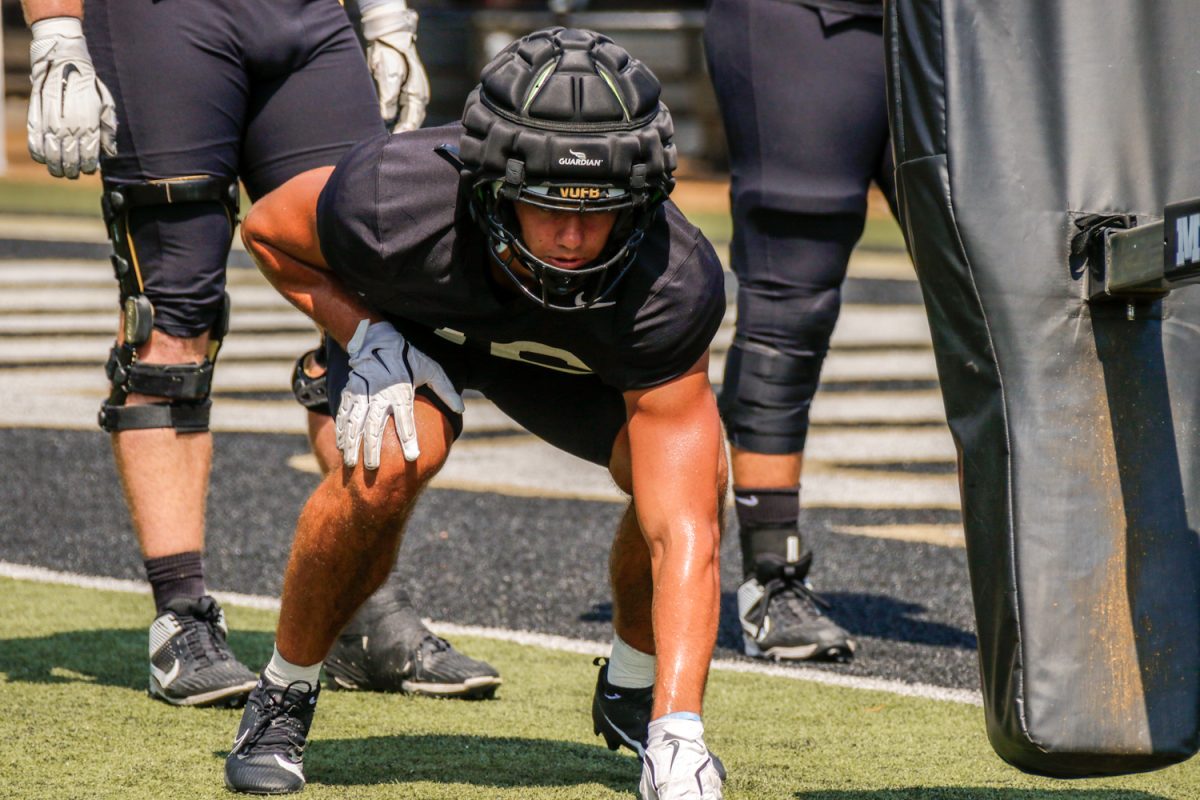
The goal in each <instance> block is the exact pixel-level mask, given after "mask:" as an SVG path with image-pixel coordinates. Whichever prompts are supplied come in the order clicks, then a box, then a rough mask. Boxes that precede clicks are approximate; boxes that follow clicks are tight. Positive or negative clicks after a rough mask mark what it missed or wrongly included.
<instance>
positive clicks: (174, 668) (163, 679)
mask: <svg viewBox="0 0 1200 800" xmlns="http://www.w3.org/2000/svg"><path fill="white" fill-rule="evenodd" d="M150 674H151V675H153V676H154V680H156V681H158V685H159V686H161V687H162V688H164V689H165V688H167V687H168V686H170V685H171V683H172V682H173V681H174V680H175V679H176V678H178V677H179V659H175V663H174V664H172V665H171V669H170V670H169V671H167V672H163V671H162V670H161V669H159V668H158V667H156V666H154V665H153V664H151V665H150Z"/></svg>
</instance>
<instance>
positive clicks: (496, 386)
mask: <svg viewBox="0 0 1200 800" xmlns="http://www.w3.org/2000/svg"><path fill="white" fill-rule="evenodd" d="M393 324H394V325H395V326H396V328H397V329H398V330H399V331H400V332H401V333H402V334H403V335H404V337H405V338H406V339H408V341H409V342H410V343H411V344H412V345H413V346H414V347H416V348H417V349H418V350H420V351H421V352H423V353H424V354H425V355H427V356H429V357H430V358H432V359H433V360H434V361H436V362H438V364H440V365H441V367H442V369H443V370H445V371H446V374H447V376H449V378H450V380H451V382H453V383H454V388H455V389H457V390H458V391H459V392H462V391H464V390H466V389H474V390H476V391H478V392H480V393H481V394H483V396H484V397H486V398H488V399H489V400H491V401H492V402H493V403H495V404H496V407H497V408H499V409H500V410H501V411H503V412H504V413H505V414H507V415H508V416H509V417H511V418H512V419H513V420H515V421H516V422H517V423H518V424H519V425H520V426H521V427H523V428H524V429H525V430H527V431H529V432H530V433H532V434H533V435H534V436H537V437H538V438H539V439H542V440H543V441H545V442H547V443H549V444H552V445H554V446H555V447H557V448H558V449H560V450H564V451H566V452H568V453H570V454H572V455H574V456H578V457H579V458H582V459H585V460H587V461H590V462H592V463H593V464H598V465H600V466H602V467H605V468H607V467H608V464H609V461H610V460H611V457H612V449H613V443H614V442H615V441H616V438H617V434H618V433H620V431H621V428H622V426H623V425H624V424H625V399H624V397H623V396H622V394H621V392H620V391H618V390H617V389H615V388H613V387H611V386H607V385H605V384H603V383H601V382H600V379H599V378H597V377H596V376H595V375H578V374H570V373H566V372H559V371H557V370H553V369H547V368H545V367H537V366H533V365H531V364H527V363H524V362H521V361H514V360H511V359H507V358H500V357H498V356H494V355H492V354H491V353H490V352H488V351H487V350H485V349H483V348H481V347H478V346H475V345H472V344H455V343H453V342H451V341H449V340H448V339H444V338H442V337H441V336H438V335H437V334H436V333H434V332H433V331H432V330H430V329H429V328H426V327H423V326H418V325H412V324H406V323H401V322H396V321H395V320H393ZM325 341H326V356H327V357H328V361H329V366H328V389H329V405H330V408H331V409H333V410H334V413H335V414H336V412H337V408H338V406H339V404H340V403H341V398H342V391H343V390H344V389H345V388H346V382H347V380H349V377H350V364H349V357H348V356H347V355H346V351H345V350H343V349H342V348H341V347H340V346H339V345H338V344H337V342H335V341H333V340H332V339H330V338H329V337H325ZM417 394H419V395H421V396H422V397H424V398H426V399H427V400H430V401H431V402H432V403H433V404H434V405H435V406H437V408H438V409H439V410H440V411H441V412H442V413H443V414H445V415H446V417H447V418H448V419H449V420H450V423H451V425H452V426H453V428H454V438H455V439H457V438H458V437H459V435H460V434H461V433H462V426H463V423H462V417H461V416H459V415H458V414H455V413H454V412H452V411H451V410H450V409H449V408H447V407H446V406H445V404H443V403H442V402H441V400H439V399H437V396H436V395H434V393H433V392H432V391H430V390H429V389H428V388H427V387H422V388H420V389H418V390H417Z"/></svg>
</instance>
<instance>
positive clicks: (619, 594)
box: [609, 429, 727, 718]
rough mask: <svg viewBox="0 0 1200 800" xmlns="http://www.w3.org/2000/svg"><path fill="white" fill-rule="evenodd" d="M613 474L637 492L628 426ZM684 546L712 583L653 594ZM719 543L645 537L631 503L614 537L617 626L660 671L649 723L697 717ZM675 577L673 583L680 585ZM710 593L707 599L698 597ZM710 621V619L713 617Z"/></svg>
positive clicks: (716, 589)
mask: <svg viewBox="0 0 1200 800" xmlns="http://www.w3.org/2000/svg"><path fill="white" fill-rule="evenodd" d="M609 473H610V474H611V475H612V477H613V480H614V481H615V482H616V484H617V486H618V487H619V488H620V489H621V490H622V491H624V492H626V493H627V494H630V493H632V486H633V480H632V469H631V464H630V458H629V437H628V434H627V432H626V430H625V429H622V430H621V433H620V434H619V435H618V436H617V440H616V442H615V443H614V444H613V454H612V459H611V460H610V462H609ZM726 473H727V465H726V461H725V454H724V451H723V450H722V452H721V455H720V468H719V477H720V481H721V485H720V487H719V489H718V495H717V496H718V497H719V498H721V502H722V503H723V501H724V497H725V491H726V488H727V487H726V485H725V484H726V480H727V478H726ZM680 544H682V545H683V546H684V547H685V548H686V549H687V551H688V554H689V561H693V562H696V561H698V562H701V563H704V564H711V565H712V571H711V575H708V576H707V577H709V578H711V580H704V579H702V580H700V581H688V583H690V584H693V586H692V588H693V591H689V593H688V597H687V598H680V597H674V596H673V595H674V594H675V593H674V592H670V591H658V592H655V588H654V587H655V584H656V583H660V582H664V583H665V581H663V579H662V578H661V577H660V579H659V580H655V577H656V576H665V575H666V574H667V573H668V572H669V571H670V569H671V568H670V566H669V565H668V564H667V563H666V562H667V560H668V558H669V556H668V550H672V551H675V552H678V551H679V547H678V545H680ZM719 549H720V542H719V541H717V540H715V539H703V540H702V539H700V538H697V539H695V540H691V541H688V542H685V543H676V542H672V543H670V544H668V543H666V542H661V541H652V540H650V539H648V537H647V536H646V533H645V532H644V531H643V530H642V528H641V526H640V525H639V524H638V519H637V507H636V506H635V505H634V503H632V502H631V503H630V504H629V508H628V509H626V512H625V514H624V516H623V517H622V518H621V523H620V525H619V526H618V528H617V535H616V538H615V539H614V540H613V547H612V553H611V558H610V564H609V568H610V577H611V580H612V591H613V628H614V630H615V631H616V632H617V634H618V635H619V636H620V637H621V638H622V639H623V640H625V642H627V643H628V644H629V645H631V646H632V647H635V648H637V649H638V650H641V651H642V652H645V653H656V654H657V655H658V659H659V660H658V674H657V676H656V679H655V684H654V687H655V688H654V708H653V711H652V712H651V716H652V718H657V717H660V716H662V715H664V714H670V713H672V712H675V711H693V712H699V711H700V709H701V706H702V699H703V695H704V684H705V681H706V679H707V677H708V659H707V657H704V658H698V657H697V656H696V654H697V653H705V654H707V653H710V652H711V649H712V639H713V632H714V631H715V630H716V625H717V615H718V610H719V597H720V575H719V570H718V568H717V565H718V563H719V562H718V555H719ZM679 582H680V581H679V580H677V579H676V580H672V581H671V583H676V584H677V583H679ZM704 593H708V594H710V595H711V596H710V597H708V598H705V597H701V596H699V595H701V594H704ZM710 617H711V618H710Z"/></svg>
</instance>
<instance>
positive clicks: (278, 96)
mask: <svg viewBox="0 0 1200 800" xmlns="http://www.w3.org/2000/svg"><path fill="white" fill-rule="evenodd" d="M274 13H278V14H288V13H290V14H298V15H301V17H302V21H303V23H304V24H303V26H302V27H303V30H304V33H303V36H302V37H301V38H299V39H297V40H296V41H295V42H290V43H289V47H290V49H283V48H275V49H273V50H272V51H271V52H265V53H261V54H257V56H258V58H260V59H261V60H262V62H263V63H261V64H254V65H252V66H254V67H256V72H257V73H261V74H256V75H255V78H254V81H253V83H252V86H251V92H250V100H249V109H248V113H247V123H246V135H245V139H244V142H243V146H242V156H241V163H242V170H241V174H242V180H243V181H244V182H245V184H246V191H247V192H248V193H249V195H250V197H251V198H253V199H257V198H258V197H261V196H262V195H264V194H266V193H267V192H269V191H271V190H272V189H274V188H275V187H277V186H279V185H280V184H282V183H284V182H285V181H287V180H289V179H290V178H293V177H295V176H296V175H299V174H300V173H301V172H305V171H306V170H310V169H314V168H316V167H323V166H331V165H333V164H336V163H337V162H338V159H339V158H341V156H342V154H343V153H345V152H346V150H348V149H349V148H350V147H351V146H352V145H354V144H355V143H356V142H359V141H362V140H363V139H367V138H370V137H372V136H376V135H378V134H380V133H383V132H384V131H385V127H384V124H383V121H382V120H381V118H380V116H379V103H378V101H377V99H376V95H375V88H374V84H373V83H372V81H371V75H370V72H369V71H368V69H367V63H366V60H365V59H364V57H363V53H362V48H361V47H360V46H359V43H358V39H357V38H356V37H355V35H354V30H353V28H352V27H351V26H350V22H349V20H348V19H347V17H346V14H345V11H344V10H343V9H342V7H341V6H340V4H338V3H336V2H334V1H333V0H286V2H282V3H281V5H279V6H278V7H277V8H276V9H275V11H274Z"/></svg>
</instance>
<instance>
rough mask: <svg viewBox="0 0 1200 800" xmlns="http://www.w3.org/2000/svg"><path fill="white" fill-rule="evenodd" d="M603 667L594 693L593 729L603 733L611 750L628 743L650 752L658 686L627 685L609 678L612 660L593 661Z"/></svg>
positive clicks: (638, 751) (598, 733) (642, 752)
mask: <svg viewBox="0 0 1200 800" xmlns="http://www.w3.org/2000/svg"><path fill="white" fill-rule="evenodd" d="M592 663H593V664H595V665H596V666H598V667H600V674H598V675H597V676H596V693H595V694H594V695H592V730H593V731H594V732H595V733H596V735H597V736H603V737H604V742H605V744H607V745H608V749H609V750H617V749H619V748H621V747H628V748H629V749H630V750H632V751H633V752H635V753H637V755H638V758H641V757H642V756H644V755H645V753H646V729H647V728H648V727H649V725H650V710H651V706H653V705H654V687H653V686H648V687H646V688H645V689H625V688H622V687H620V686H613V685H612V684H611V683H609V682H608V660H607V659H604V658H597V659H596V660H594V661H593V662H592Z"/></svg>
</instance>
